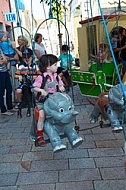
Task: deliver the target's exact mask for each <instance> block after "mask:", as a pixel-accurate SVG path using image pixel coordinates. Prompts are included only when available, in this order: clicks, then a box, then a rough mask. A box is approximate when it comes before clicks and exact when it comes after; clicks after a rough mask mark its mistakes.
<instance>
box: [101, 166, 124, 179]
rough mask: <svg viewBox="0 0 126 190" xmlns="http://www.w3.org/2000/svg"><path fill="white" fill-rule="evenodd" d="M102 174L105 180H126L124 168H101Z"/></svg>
mask: <svg viewBox="0 0 126 190" xmlns="http://www.w3.org/2000/svg"><path fill="white" fill-rule="evenodd" d="M100 172H101V175H102V179H104V180H107V179H108V180H110V179H113V180H117V179H118V180H119V179H120V180H121V179H125V180H126V171H125V170H124V167H113V168H100Z"/></svg>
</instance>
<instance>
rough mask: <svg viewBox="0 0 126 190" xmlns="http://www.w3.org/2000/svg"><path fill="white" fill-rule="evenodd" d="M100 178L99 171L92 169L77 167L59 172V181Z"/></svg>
mask: <svg viewBox="0 0 126 190" xmlns="http://www.w3.org/2000/svg"><path fill="white" fill-rule="evenodd" d="M98 179H101V175H100V172H99V170H98V169H97V168H94V169H77V170H61V171H60V172H59V182H68V181H71V182H72V181H74V182H76V181H83V180H89V181H90V180H98Z"/></svg>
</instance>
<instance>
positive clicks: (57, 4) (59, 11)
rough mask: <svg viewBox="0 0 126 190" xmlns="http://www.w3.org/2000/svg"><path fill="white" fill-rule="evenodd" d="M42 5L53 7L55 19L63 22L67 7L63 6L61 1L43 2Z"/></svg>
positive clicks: (50, 0) (49, 0) (47, 0)
mask: <svg viewBox="0 0 126 190" xmlns="http://www.w3.org/2000/svg"><path fill="white" fill-rule="evenodd" d="M40 3H45V4H47V5H48V6H51V8H52V15H53V17H56V18H57V19H60V20H63V12H64V11H66V7H65V6H64V5H63V4H62V2H61V0H41V1H40Z"/></svg>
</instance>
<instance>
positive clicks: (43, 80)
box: [36, 74, 59, 103]
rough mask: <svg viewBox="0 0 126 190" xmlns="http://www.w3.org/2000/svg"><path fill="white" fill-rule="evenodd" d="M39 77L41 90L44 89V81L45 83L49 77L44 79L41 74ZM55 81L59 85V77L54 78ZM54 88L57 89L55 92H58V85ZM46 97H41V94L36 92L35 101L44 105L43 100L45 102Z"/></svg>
mask: <svg viewBox="0 0 126 190" xmlns="http://www.w3.org/2000/svg"><path fill="white" fill-rule="evenodd" d="M41 76H42V84H41V87H40V88H41V89H44V87H45V84H46V81H47V79H48V78H50V76H49V75H46V77H44V75H43V74H42V75H41ZM56 80H57V82H58V83H59V77H58V75H57V76H56ZM56 87H57V92H58V91H59V87H58V85H57V86H56ZM48 97H49V95H47V96H46V97H42V96H41V92H38V93H37V95H36V101H37V102H40V103H44V102H45V100H46V99H47V98H48Z"/></svg>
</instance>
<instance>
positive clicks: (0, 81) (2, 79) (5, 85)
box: [0, 72, 13, 113]
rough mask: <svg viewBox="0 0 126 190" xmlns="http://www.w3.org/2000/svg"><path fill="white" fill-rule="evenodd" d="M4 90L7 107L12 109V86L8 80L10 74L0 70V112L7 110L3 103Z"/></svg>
mask: <svg viewBox="0 0 126 190" xmlns="http://www.w3.org/2000/svg"><path fill="white" fill-rule="evenodd" d="M5 90H6V105H7V109H8V110H11V109H13V105H12V86H11V81H10V75H9V73H8V72H0V109H1V113H4V112H6V111H7V109H6V106H5V104H4V94H5Z"/></svg>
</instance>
